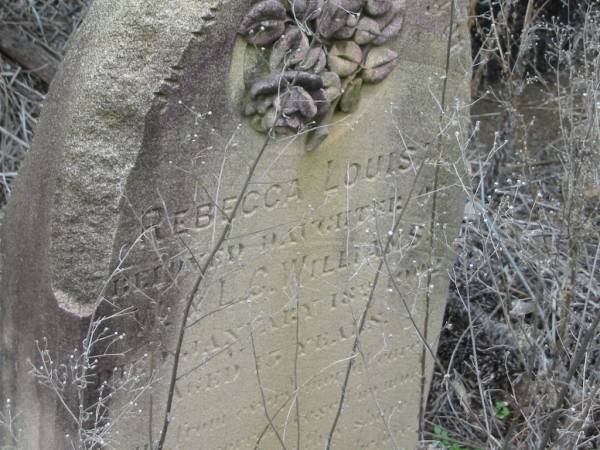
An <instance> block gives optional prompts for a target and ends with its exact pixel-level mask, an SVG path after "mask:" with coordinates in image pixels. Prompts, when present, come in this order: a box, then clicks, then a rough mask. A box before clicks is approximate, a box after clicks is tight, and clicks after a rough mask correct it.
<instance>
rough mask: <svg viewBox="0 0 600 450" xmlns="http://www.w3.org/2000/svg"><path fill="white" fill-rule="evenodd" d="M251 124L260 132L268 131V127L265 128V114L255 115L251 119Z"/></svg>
mask: <svg viewBox="0 0 600 450" xmlns="http://www.w3.org/2000/svg"><path fill="white" fill-rule="evenodd" d="M250 126H251V127H252V129H254V130H255V131H258V132H259V133H266V132H267V128H265V123H264V120H263V116H260V115H258V114H256V115H254V116H253V117H252V118H251V119H250Z"/></svg>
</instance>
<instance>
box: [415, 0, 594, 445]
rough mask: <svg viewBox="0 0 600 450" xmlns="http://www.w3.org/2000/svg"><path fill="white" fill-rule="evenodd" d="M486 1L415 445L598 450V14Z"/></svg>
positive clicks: (584, 6) (583, 7)
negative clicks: (457, 210)
mask: <svg viewBox="0 0 600 450" xmlns="http://www.w3.org/2000/svg"><path fill="white" fill-rule="evenodd" d="M481 3H483V2H481ZM546 3H547V4H548V3H550V4H552V3H560V2H546ZM591 3H592V2H590V4H591ZM489 4H490V3H488V5H489ZM491 4H492V5H494V6H496V8H495V9H490V8H485V7H482V8H479V10H478V14H480V15H479V17H478V18H477V20H476V21H474V26H475V28H474V31H475V34H476V35H478V36H476V38H477V40H478V43H479V44H480V45H481V47H479V48H476V49H475V50H476V56H475V61H476V63H477V65H476V67H475V74H476V76H475V80H474V81H475V82H476V83H477V84H478V86H475V89H474V90H475V92H476V96H475V98H476V103H475V105H474V107H473V110H472V113H473V119H474V123H477V125H476V127H477V133H476V134H477V142H476V145H475V146H474V148H471V149H470V151H468V153H467V154H465V159H466V160H467V161H468V163H469V165H470V168H471V178H470V179H469V180H468V181H469V182H470V183H467V182H466V183H465V184H466V185H468V186H469V187H470V189H469V190H470V192H468V195H469V202H468V204H467V208H466V211H465V220H464V223H463V226H462V231H461V237H460V239H459V241H458V242H459V244H458V256H457V260H456V264H455V267H454V268H453V271H452V273H451V280H452V283H451V289H450V298H449V305H448V308H447V312H446V319H445V327H444V330H443V332H442V335H441V338H440V343H439V350H438V357H439V359H440V360H441V361H442V362H443V364H444V366H445V369H446V370H445V372H444V373H442V372H441V371H437V372H436V375H435V378H434V384H433V387H432V391H431V394H430V398H429V405H428V416H427V420H428V424H427V425H428V430H429V434H428V435H427V436H426V438H427V439H426V442H427V443H428V444H429V445H431V446H435V447H438V448H448V449H452V450H458V449H475V448H481V449H483V448H489V449H501V448H502V449H509V448H510V449H512V448H518V449H521V448H522V449H537V448H540V449H541V448H548V447H547V446H550V448H556V449H567V448H568V449H592V448H598V447H599V446H600V396H599V395H598V394H599V391H600V377H599V375H598V373H599V372H598V368H599V367H598V366H599V365H600V347H599V345H600V333H599V332H598V330H597V329H596V327H597V319H598V318H600V305H599V302H600V276H599V275H598V270H599V269H600V267H599V266H600V246H599V245H600V209H599V206H600V202H599V201H600V197H599V194H600V176H599V175H600V173H599V168H600V147H599V146H598V144H599V138H600V126H599V121H598V116H597V109H598V106H599V105H600V83H599V82H600V78H599V75H600V56H599V55H600V34H599V32H598V30H599V29H600V27H599V16H598V14H597V13H595V12H593V10H592V9H588V6H589V4H587V3H586V2H581V3H580V4H579V7H580V8H581V10H579V11H577V10H576V9H575V8H574V9H572V10H571V11H567V14H566V16H563V17H562V19H563V20H562V21H560V20H555V19H553V18H552V16H551V15H548V14H546V12H547V11H544V10H542V9H541V7H538V6H536V4H537V2H533V1H530V2H511V1H505V2H503V3H502V4H501V5H500V3H499V2H492V3H491ZM528 6H529V7H530V8H531V9H530V12H531V16H530V21H529V22H528V23H527V22H526V20H527V19H525V20H521V21H519V20H517V19H515V17H520V18H521V19H523V18H524V17H525V18H526V17H527V15H525V14H523V12H524V11H525V10H526V9H527V7H528ZM552 6H556V5H552ZM519 11H520V13H519V14H520V15H519V14H515V12H519ZM540 47H543V48H544V51H543V52H540V51H539V48H540Z"/></svg>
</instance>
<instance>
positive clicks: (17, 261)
mask: <svg viewBox="0 0 600 450" xmlns="http://www.w3.org/2000/svg"><path fill="white" fill-rule="evenodd" d="M369 3H372V5H371V6H370V7H371V8H376V7H377V5H378V4H379V3H384V2H376V1H374V2H369ZM400 3H402V2H400ZM457 3H460V4H459V5H457V6H456V11H455V14H454V21H455V22H454V23H455V25H456V24H458V26H456V27H455V28H456V29H455V33H456V35H455V36H456V37H455V40H454V41H453V42H451V44H452V45H450V46H448V42H447V40H448V32H449V20H450V4H451V2H450V1H443V2H437V1H433V0H428V1H420V0H419V1H417V0H412V1H410V0H409V1H407V2H406V4H405V5H404V6H403V8H404V9H403V19H404V21H403V25H402V30H401V32H400V35H399V37H397V38H394V39H392V40H390V41H389V42H388V43H387V44H386V45H387V47H388V48H390V49H392V50H394V51H395V52H396V53H397V54H398V66H397V68H395V69H394V70H393V71H392V72H391V73H390V74H389V75H388V76H387V78H386V79H385V80H384V81H382V82H381V83H379V84H376V85H368V86H365V87H363V89H362V95H361V99H360V102H359V103H358V106H357V107H356V108H355V109H354V112H351V113H336V114H335V115H333V116H332V117H331V120H330V122H329V123H328V125H329V129H330V134H329V136H328V137H327V138H326V139H325V140H324V141H323V142H322V143H320V145H318V146H316V148H315V149H314V150H313V151H307V149H306V134H308V133H302V132H301V133H296V134H293V135H290V136H284V135H281V134H276V135H274V136H273V135H268V136H265V135H264V134H260V133H258V132H256V131H255V130H254V129H253V128H252V126H251V124H250V121H249V120H248V119H247V118H246V117H244V115H243V114H242V110H243V108H244V101H245V100H244V98H245V95H246V94H245V91H246V89H247V87H248V86H246V84H245V82H247V80H248V78H249V77H252V70H253V68H254V67H256V61H257V60H260V58H261V57H262V56H261V52H262V51H263V50H261V48H260V46H258V48H255V47H254V46H252V45H249V44H248V43H247V42H246V41H245V40H244V39H243V38H242V37H241V36H240V35H239V34H238V31H239V29H240V28H239V27H240V23H241V22H242V19H243V17H244V15H245V14H247V13H248V10H249V9H250V7H251V5H250V4H249V3H248V2H239V1H233V0H230V1H221V2H217V1H215V2H213V3H210V4H209V3H207V2H199V1H189V0H177V1H173V2H169V4H168V5H165V4H163V3H162V2H142V1H134V2H118V1H116V0H115V1H103V2H95V3H94V4H93V6H92V8H91V11H90V12H89V16H88V18H87V19H86V22H85V23H84V25H83V28H82V30H81V31H80V32H79V35H78V36H77V38H76V40H75V43H74V44H73V45H72V48H71V50H70V52H69V54H68V57H67V60H66V61H65V63H64V65H63V66H62V68H61V71H60V73H59V76H58V79H57V80H56V81H55V82H54V84H53V86H52V93H51V95H50V98H49V99H48V101H47V102H46V104H45V111H44V115H43V118H42V121H41V124H40V126H39V128H38V135H37V138H36V143H35V145H34V149H33V151H32V154H31V155H30V157H29V159H28V162H27V165H26V168H25V169H24V171H23V172H22V174H21V175H20V180H19V186H18V188H17V189H16V192H15V193H14V198H13V200H12V204H11V207H10V211H9V214H8V217H7V223H6V226H5V228H4V234H3V244H2V245H3V269H4V270H3V274H2V277H3V278H2V294H0V295H2V297H1V300H2V301H1V303H0V305H1V306H0V307H1V308H2V310H1V311H0V312H1V314H2V316H1V318H0V320H1V325H2V358H3V359H2V361H3V365H2V368H1V369H0V373H1V374H2V388H1V390H0V394H1V396H2V398H1V399H2V401H4V402H5V403H6V401H7V399H8V398H10V399H11V408H13V409H14V410H16V411H20V413H21V420H19V421H18V423H17V425H16V426H15V428H16V429H17V428H20V429H21V432H20V438H21V439H22V440H23V442H24V445H23V447H24V448H32V449H34V448H67V447H69V442H72V441H74V440H77V439H81V436H80V435H78V434H77V429H76V427H75V426H74V422H77V417H81V416H78V415H77V413H76V412H77V411H78V409H79V408H78V405H79V403H81V404H82V405H83V407H84V408H85V407H90V405H91V406H93V405H94V402H98V398H99V397H98V396H99V395H102V397H101V398H102V400H101V401H100V402H99V404H100V407H98V408H97V409H96V411H98V413H99V414H100V415H104V416H103V417H106V418H105V419H101V420H97V421H96V422H95V425H96V426H97V430H96V431H95V434H94V433H93V432H90V431H89V428H90V426H91V425H90V424H94V418H93V417H92V416H85V420H84V422H85V423H84V425H85V426H86V427H88V435H86V436H87V438H88V439H92V438H93V439H98V441H99V442H100V441H102V442H111V443H112V445H113V446H114V447H116V448H120V449H121V448H122V449H138V448H139V449H151V448H153V445H156V442H158V441H159V440H160V436H161V434H160V433H161V430H162V429H164V428H165V427H164V424H165V420H167V422H168V427H167V430H168V433H167V435H166V442H165V443H164V447H163V448H168V449H192V448H210V449H215V450H217V449H219V450H221V449H222V450H225V449H231V450H233V449H254V448H256V449H272V448H273V449H274V448H289V449H291V448H296V449H306V450H311V449H322V448H325V447H326V445H327V444H328V442H329V441H331V448H335V449H354V448H356V449H358V448H360V449H381V448H396V449H399V448H407V449H408V448H411V449H412V448H415V445H416V439H417V430H418V421H419V415H420V413H421V408H422V406H423V399H424V398H426V394H427V384H428V383H427V379H428V377H429V375H430V371H431V370H430V369H431V364H432V362H431V361H432V360H431V356H430V355H429V354H428V353H427V351H426V350H424V346H423V344H422V342H421V340H420V338H419V333H417V331H415V326H416V327H418V328H419V332H420V334H421V335H422V336H424V337H425V339H426V340H427V342H428V343H429V345H430V346H431V348H432V349H435V341H436V338H437V335H438V332H439V326H440V323H441V319H442V314H443V310H444V306H445V297H446V290H447V275H446V267H447V265H448V263H449V262H450V260H451V257H450V256H451V244H452V240H453V238H454V236H455V235H456V233H457V227H458V223H459V221H460V218H461V217H462V198H461V195H460V189H459V188H458V187H457V184H456V183H455V181H454V176H455V175H454V171H455V162H456V161H457V160H458V159H459V156H458V152H459V148H458V145H457V141H456V137H455V135H454V132H455V130H456V129H458V126H459V122H460V121H461V120H462V118H463V117H461V116H464V115H465V114H466V113H467V112H468V111H466V110H464V108H465V104H466V98H467V95H468V80H469V60H468V51H469V48H468V45H467V41H466V40H465V41H461V39H466V35H465V34H464V30H463V29H462V27H463V25H464V17H463V14H464V5H463V4H462V2H457ZM461 33H462V35H461ZM448 48H449V49H450V56H451V64H450V70H449V72H448V74H447V77H446V73H445V70H446V57H447V50H448ZM443 86H446V89H445V94H443ZM442 97H444V100H442ZM460 102H463V103H462V104H461V103H460ZM441 105H445V106H446V107H447V111H446V112H445V113H444V114H442V112H441V110H440V106H441ZM456 105H458V108H457V109H456V110H455V106H456ZM440 129H443V130H442V135H441V137H440ZM384 249H385V250H386V251H384ZM384 253H385V255H386V257H385V260H384V259H382V255H383V254H384ZM209 262H210V264H207V263H209ZM204 267H207V269H206V272H205V273H204V276H203V277H201V276H200V275H201V269H202V268H204ZM390 274H391V276H390ZM199 277H200V278H201V279H200V278H199ZM188 302H190V305H191V307H190V309H189V315H188V316H186V320H185V321H183V318H184V316H185V311H186V304H187V303H188ZM111 315H112V316H114V317H113V318H112V319H110V320H106V321H105V322H98V321H99V320H101V317H102V316H105V317H106V316H111ZM92 318H94V319H93V320H91V319H92ZM90 320H91V321H90ZM90 323H91V324H92V326H90ZM97 324H101V325H102V327H100V328H98V329H95V328H93V326H94V325H97ZM182 326H185V332H184V334H183V341H182V346H181V349H180V350H181V351H180V352H178V351H177V342H178V339H179V336H180V331H181V329H182ZM90 330H92V331H90ZM90 333H91V334H90ZM86 336H87V337H88V338H89V337H92V338H93V340H94V341H95V345H94V346H93V348H92V351H91V353H90V355H93V356H94V357H93V358H91V360H92V362H91V363H90V366H91V372H90V377H89V379H88V381H89V383H88V385H87V386H86V388H85V389H84V390H83V391H80V393H81V392H83V395H82V397H81V398H78V397H77V393H78V391H77V389H75V390H73V386H70V387H69V386H63V387H64V391H62V392H56V389H54V391H53V390H52V389H49V388H48V385H50V387H52V386H55V385H56V384H52V383H49V382H48V380H45V381H46V383H45V384H46V385H43V384H40V383H39V382H40V381H44V379H43V377H42V378H40V373H41V374H42V375H43V374H44V373H53V372H51V371H50V372H49V371H48V369H47V368H46V367H45V366H44V365H45V364H46V363H47V360H45V359H44V357H45V358H50V357H51V358H52V363H53V364H57V365H59V364H61V363H63V362H65V363H68V361H69V360H73V359H75V360H77V359H78V358H79V359H81V353H82V349H83V350H84V351H83V353H85V349H86V348H87V347H86V343H85V342H84V339H85V338H86ZM36 340H37V343H36ZM107 343H108V344H107ZM88 347H89V346H88ZM75 349H77V351H75ZM178 353H179V355H178V356H179V360H178V361H179V364H178V366H177V382H176V383H175V385H174V391H173V403H172V408H170V412H169V414H168V417H166V416H165V414H166V411H167V408H166V405H167V403H168V397H169V385H170V380H171V378H172V376H173V372H172V368H173V363H174V361H175V358H176V356H177V354H178ZM44 355H45V356H44ZM71 355H73V357H72V356H71ZM96 356H98V358H97V360H98V361H97V362H95V359H96ZM29 361H31V363H32V364H33V365H34V366H35V367H37V368H38V369H37V371H38V378H37V379H35V378H33V377H32V376H31V375H30V374H31V373H32V372H31V366H30V365H29ZM347 374H349V375H347ZM345 380H346V381H345ZM105 382H106V384H104V383H105ZM107 395H110V397H108V398H107V397H106V396H107ZM63 401H64V402H65V403H66V405H67V406H69V407H70V409H71V412H73V411H75V414H74V416H75V417H73V416H72V415H71V414H69V413H66V408H65V407H64V406H65V405H63ZM334 423H335V426H334ZM332 429H333V431H332ZM90 436H91V437H90ZM3 438H4V439H5V440H6V439H7V437H6V436H3Z"/></svg>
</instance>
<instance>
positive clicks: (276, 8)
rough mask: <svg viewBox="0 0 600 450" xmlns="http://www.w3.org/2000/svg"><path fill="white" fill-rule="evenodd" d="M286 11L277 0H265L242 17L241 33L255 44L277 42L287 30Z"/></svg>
mask: <svg viewBox="0 0 600 450" xmlns="http://www.w3.org/2000/svg"><path fill="white" fill-rule="evenodd" d="M286 17H287V15H286V12H285V8H284V7H283V5H282V4H281V3H280V2H278V1H277V0H263V1H261V2H259V3H257V4H256V5H254V6H252V8H250V11H248V14H246V16H244V18H243V19H242V23H241V24H240V28H239V33H240V34H241V35H242V36H244V37H245V38H246V40H247V41H248V42H249V43H251V44H254V45H268V44H271V43H273V42H275V41H276V40H277V39H278V38H279V37H280V36H281V35H282V34H283V32H284V31H285V20H286Z"/></svg>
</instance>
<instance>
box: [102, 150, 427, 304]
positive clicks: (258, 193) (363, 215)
mask: <svg viewBox="0 0 600 450" xmlns="http://www.w3.org/2000/svg"><path fill="white" fill-rule="evenodd" d="M409 152H410V150H409ZM409 152H399V151H398V152H390V153H386V154H382V155H377V156H373V157H370V158H366V159H365V161H363V162H361V163H358V162H347V161H343V162H340V161H334V160H329V161H327V162H326V171H325V176H324V180H323V184H322V189H323V193H324V197H327V196H328V195H344V193H345V190H346V189H350V188H352V187H354V186H357V185H360V184H361V183H368V182H375V181H381V180H386V179H387V178H392V177H395V176H398V175H399V174H401V173H406V172H407V171H408V170H409V169H410V167H411V160H410V153H409ZM303 196H304V194H303V192H302V188H301V182H300V180H298V179H293V180H289V181H285V182H277V183H271V184H264V185H257V186H256V187H252V188H250V189H249V190H248V192H247V193H246V195H245V196H244V198H243V200H242V203H241V205H240V209H239V213H240V214H239V217H238V218H240V217H241V218H249V217H252V216H254V215H255V214H256V213H257V212H258V211H261V210H262V211H266V212H273V211H275V210H279V209H284V208H288V209H293V208H296V209H298V213H299V214H300V216H299V219H298V220H295V221H291V222H290V221H289V220H287V221H285V223H283V224H278V223H265V227H264V228H263V229H258V230H252V231H251V232H248V233H241V234H238V235H236V233H235V232H234V233H233V234H232V236H230V239H229V240H228V242H227V243H226V244H225V245H224V246H223V247H222V248H221V249H220V250H219V251H218V252H217V255H216V257H215V259H214V262H213V264H212V267H211V270H214V269H216V268H219V267H222V266H224V265H227V264H234V263H236V262H238V263H239V261H241V260H243V258H244V257H245V256H250V255H249V254H248V252H249V251H253V252H256V251H258V252H260V253H262V254H266V253H267V252H269V251H270V250H272V249H273V250H274V249H285V248H288V247H291V246H294V245H296V244H299V243H307V242H311V241H315V240H318V239H319V238H321V239H325V238H327V237H328V235H330V234H331V233H338V232H347V231H348V230H349V229H350V228H356V227H357V226H360V225H362V224H366V223H368V222H369V221H370V220H371V219H373V218H374V217H381V218H388V219H389V218H391V217H395V216H397V215H398V213H399V212H400V208H401V206H402V202H403V199H402V197H401V195H400V194H399V193H394V194H389V195H388V196H387V198H377V199H371V200H370V201H367V200H365V201H363V203H362V204H354V205H352V204H350V205H348V207H347V208H343V209H340V210H337V211H336V210H328V208H323V209H324V210H325V211H326V212H324V213H323V212H320V213H319V212H317V213H313V214H310V215H306V211H305V210H303V209H305V207H306V205H305V203H304V198H303ZM236 200H237V195H228V196H225V197H224V198H222V199H221V200H220V201H219V205H218V206H215V205H214V203H213V202H208V201H207V202H203V203H198V204H194V205H191V206H189V207H187V208H184V209H181V210H178V211H174V212H170V213H169V214H166V213H165V210H164V208H163V207H156V208H153V209H151V210H149V211H147V212H146V213H145V215H144V216H143V217H142V226H143V228H144V230H145V232H146V233H148V232H150V233H152V236H153V238H154V239H155V240H156V241H158V242H160V241H165V243H166V242H167V241H168V240H169V239H172V238H175V239H178V238H177V236H180V235H184V234H189V235H201V234H203V233H207V232H210V230H213V228H214V227H215V226H222V225H224V224H225V223H226V221H227V216H228V215H229V214H230V213H231V211H232V209H233V208H234V205H235V202H236ZM270 220H272V219H270ZM275 220H276V219H275ZM266 225H269V226H266ZM245 231H248V230H245ZM422 231H423V228H422V226H421V224H415V223H408V224H406V227H404V228H403V229H401V230H400V233H399V234H398V235H397V236H394V237H393V242H392V246H391V252H394V251H398V250H400V249H402V248H406V247H414V246H416V244H417V243H418V242H419V240H420V238H421V237H422ZM380 238H381V237H380ZM375 241H376V238H374V239H373V242H370V243H369V244H370V245H367V246H365V245H363V246H362V247H361V248H360V249H357V250H356V251H354V249H350V250H351V251H350V252H346V251H344V250H341V251H339V252H335V253H333V254H330V255H321V256H318V257H314V258H312V257H311V258H308V259H307V256H304V257H303V256H302V255H301V256H300V260H302V265H303V266H304V267H305V271H307V273H309V276H311V277H315V276H318V275H323V274H328V273H332V272H334V271H336V270H338V269H342V268H345V267H348V266H349V265H350V266H351V265H357V264H360V263H361V261H362V260H363V259H364V258H365V257H368V256H369V255H376V254H377V251H378V245H377V243H376V242H375ZM210 250H211V249H210V248H209V246H207V247H206V248H204V249H203V250H199V251H195V255H194V256H193V257H192V256H191V255H189V254H181V255H179V256H175V257H173V256H172V255H167V254H165V255H162V257H161V260H157V261H156V262H155V263H152V264H151V265H148V264H147V263H146V264H142V265H141V266H139V265H134V266H130V267H126V268H124V270H122V271H121V273H120V274H119V275H118V276H116V277H114V279H113V280H112V283H110V285H109V287H108V290H107V292H106V295H107V297H109V298H116V297H123V296H125V295H127V294H129V293H131V292H133V291H135V290H136V289H142V290H144V289H149V288H153V287H156V286H159V285H161V284H162V283H167V282H172V280H173V276H174V275H181V274H185V273H189V272H196V271H197V264H198V262H200V264H202V263H203V262H204V261H205V260H206V258H207V257H208V255H209V253H210ZM254 254H256V253H254ZM286 264H288V265H294V264H296V261H289V262H288V263H286ZM284 266H285V264H284Z"/></svg>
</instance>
